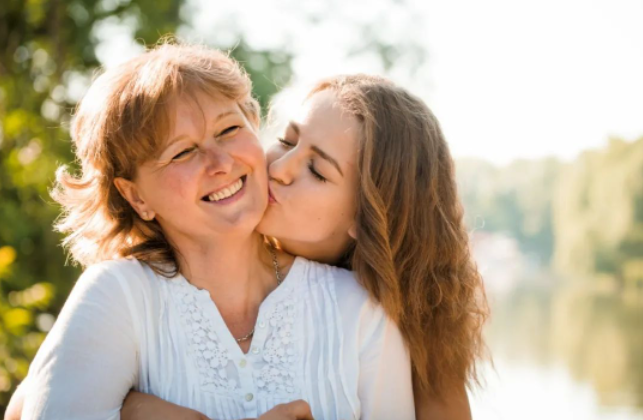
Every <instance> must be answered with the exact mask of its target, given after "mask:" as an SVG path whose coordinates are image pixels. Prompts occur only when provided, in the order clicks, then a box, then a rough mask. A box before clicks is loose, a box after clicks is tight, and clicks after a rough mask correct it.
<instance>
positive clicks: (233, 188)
mask: <svg viewBox="0 0 643 420" xmlns="http://www.w3.org/2000/svg"><path fill="white" fill-rule="evenodd" d="M241 187H243V181H242V180H241V178H239V180H238V181H237V182H235V183H234V184H232V185H230V186H229V187H227V188H224V189H223V190H222V191H217V192H215V193H212V194H210V195H209V196H208V201H220V200H223V199H224V198H229V197H232V196H233V195H235V194H236V193H237V192H239V190H240V189H241Z"/></svg>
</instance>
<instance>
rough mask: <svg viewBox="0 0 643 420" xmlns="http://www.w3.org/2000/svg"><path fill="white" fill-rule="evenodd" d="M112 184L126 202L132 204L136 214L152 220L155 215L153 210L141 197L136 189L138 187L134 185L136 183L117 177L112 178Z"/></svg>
mask: <svg viewBox="0 0 643 420" xmlns="http://www.w3.org/2000/svg"><path fill="white" fill-rule="evenodd" d="M114 185H115V186H116V189H117V190H118V192H119V193H120V194H121V196H122V197H123V198H124V199H125V200H127V202H128V203H129V204H130V206H132V208H133V209H134V211H136V213H138V215H139V216H140V217H141V219H143V220H152V219H154V217H155V216H156V214H155V213H154V211H153V210H152V209H151V208H149V206H148V205H147V203H146V202H145V200H144V199H143V198H142V197H141V194H140V193H139V191H138V188H137V187H136V184H134V183H133V182H132V181H130V180H128V179H125V178H121V177H117V178H114Z"/></svg>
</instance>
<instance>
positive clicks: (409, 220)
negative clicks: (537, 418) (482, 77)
mask: <svg viewBox="0 0 643 420" xmlns="http://www.w3.org/2000/svg"><path fill="white" fill-rule="evenodd" d="M324 90H330V91H332V92H334V93H335V95H336V97H337V101H338V102H339V104H340V105H341V106H342V107H343V109H344V111H345V112H348V113H349V114H351V115H353V116H355V117H356V118H357V119H358V120H359V122H360V123H361V133H360V136H361V138H360V145H359V152H358V173H359V187H358V192H357V214H356V221H357V240H356V241H355V243H354V245H353V248H352V249H351V250H350V251H349V252H348V254H347V255H346V259H345V261H344V263H345V265H346V266H347V267H348V268H351V269H352V270H354V271H355V272H356V274H357V277H358V278H359V280H360V282H361V283H362V284H363V286H364V287H365V288H366V289H367V290H368V291H369V293H370V294H371V295H372V297H373V298H374V299H376V300H377V301H379V302H380V303H381V304H382V306H383V308H384V309H385V311H386V312H387V313H388V314H389V316H390V317H391V318H393V319H394V320H395V321H396V322H397V323H398V325H399V327H400V330H401V332H402V335H403V336H404V338H405V341H406V343H407V345H408V346H409V349H410V353H411V359H412V364H413V372H414V377H415V380H416V381H417V383H418V384H419V385H420V389H421V390H423V391H426V392H429V393H430V394H432V395H434V396H438V397H444V396H445V395H444V390H447V389H453V388H454V387H457V386H458V385H461V384H463V383H468V384H471V383H472V382H477V381H478V377H477V374H476V360H477V359H478V358H479V357H480V356H481V355H482V354H483V351H484V342H483V338H482V326H483V324H484V322H485V320H486V318H487V316H488V308H487V302H486V297H485V292H484V287H483V283H482V279H481V277H480V275H479V273H478V270H477V269H476V266H475V264H474V262H473V260H472V258H471V255H470V252H469V239H468V233H467V230H466V228H465V226H464V223H463V213H464V212H463V208H462V206H461V204H460V201H459V199H458V195H457V191H456V179H455V170H454V165H453V161H452V159H451V155H450V152H449V148H448V145H447V143H446V141H445V139H444V136H443V134H442V131H441V130H440V127H439V124H438V121H437V120H436V118H435V117H434V116H433V114H432V113H431V111H430V110H429V109H428V107H427V106H426V105H425V104H424V102H422V100H420V99H419V98H417V97H415V96H413V95H411V94H410V93H409V92H407V91H406V90H404V89H402V88H399V87H397V86H395V85H394V84H392V83H391V82H390V81H388V80H386V79H383V78H379V77H373V76H366V75H351V76H340V77H335V78H330V79H327V80H323V81H321V82H320V83H319V84H317V85H316V86H315V87H314V88H313V90H312V92H311V93H310V95H313V94H314V93H316V92H319V91H324Z"/></svg>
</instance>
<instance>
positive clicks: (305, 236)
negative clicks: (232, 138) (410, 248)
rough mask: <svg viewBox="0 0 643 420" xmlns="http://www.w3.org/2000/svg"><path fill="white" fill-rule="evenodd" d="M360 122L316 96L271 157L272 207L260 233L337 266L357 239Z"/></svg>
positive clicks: (323, 95) (326, 96) (325, 95)
mask: <svg viewBox="0 0 643 420" xmlns="http://www.w3.org/2000/svg"><path fill="white" fill-rule="evenodd" d="M359 130H360V126H359V122H358V121H357V119H356V118H355V117H353V116H351V115H349V114H347V113H345V112H343V111H342V110H341V108H340V107H339V106H338V105H337V98H336V96H335V94H334V93H333V92H332V91H330V90H325V91H321V92H318V93H316V94H314V95H313V96H312V97H310V98H309V99H308V100H307V101H306V102H305V104H304V107H303V110H302V113H301V115H300V116H299V117H298V118H296V119H295V120H293V121H291V122H290V124H289V125H288V127H287V129H286V132H285V134H284V136H283V138H280V139H279V141H278V142H277V143H275V144H274V145H273V146H272V147H271V148H270V149H269V150H268V153H267V160H268V179H269V194H270V196H269V204H268V209H267V210H266V213H265V214H264V217H263V219H262V220H261V222H260V224H259V226H258V228H257V230H258V231H259V232H260V233H262V234H264V235H268V236H273V237H275V238H277V239H278V240H279V242H280V243H281V245H282V247H283V248H284V249H285V250H286V251H288V252H290V253H292V254H295V255H301V256H304V257H306V258H309V259H314V260H317V261H322V262H327V263H333V262H336V261H337V260H338V259H339V257H341V255H342V254H343V253H344V252H345V251H346V250H347V248H348V247H349V245H350V243H351V242H352V241H353V240H354V238H355V209H356V191H357V186H358V177H357V166H356V165H357V147H358V136H359Z"/></svg>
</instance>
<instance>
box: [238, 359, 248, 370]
mask: <svg viewBox="0 0 643 420" xmlns="http://www.w3.org/2000/svg"><path fill="white" fill-rule="evenodd" d="M246 363H247V362H246V359H241V361H240V362H239V366H241V367H242V368H244V367H246Z"/></svg>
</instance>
